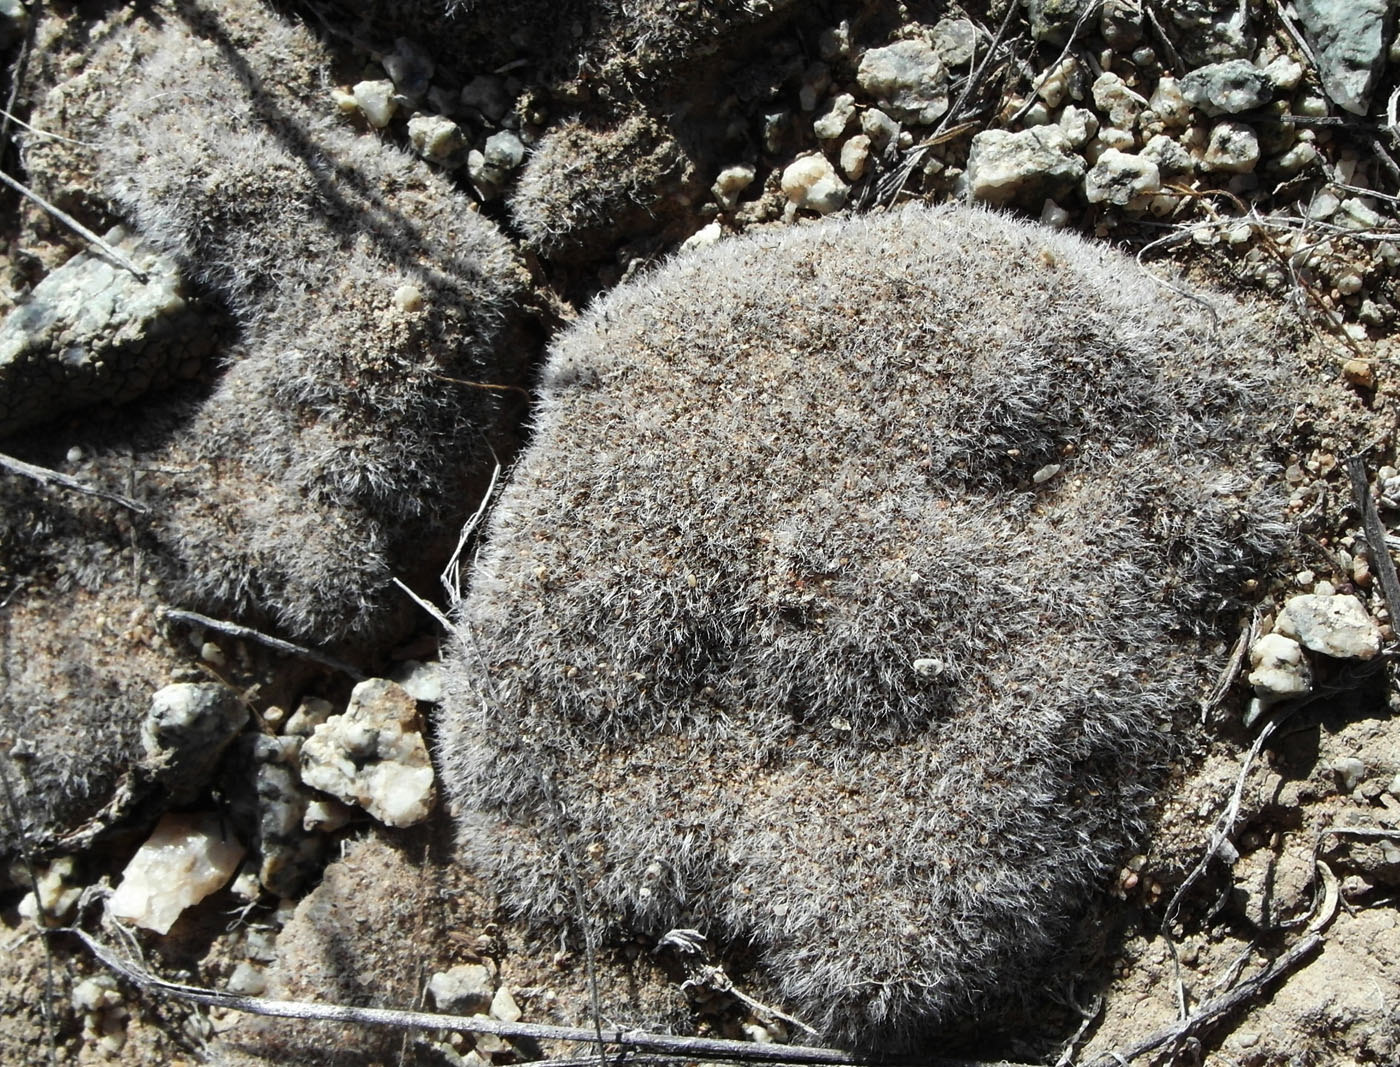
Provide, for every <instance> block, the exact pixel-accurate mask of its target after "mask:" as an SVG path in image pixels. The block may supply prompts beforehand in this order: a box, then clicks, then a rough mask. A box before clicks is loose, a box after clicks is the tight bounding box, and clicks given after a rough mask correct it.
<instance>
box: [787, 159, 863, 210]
mask: <svg viewBox="0 0 1400 1067" xmlns="http://www.w3.org/2000/svg"><path fill="white" fill-rule="evenodd" d="M782 187H783V195H784V196H785V197H787V198H788V200H789V201H791V202H792V204H793V206H794V207H796V208H798V209H799V210H803V211H815V212H817V213H819V214H822V215H828V214H830V213H831V212H833V211H836V210H839V209H840V208H842V207H844V206H845V203H846V196H847V194H848V193H849V192H850V187H849V186H847V185H846V183H845V182H843V181H842V180H841V178H840V176H839V175H838V174H837V173H836V170H835V168H834V167H832V165H831V163H830V162H829V161H828V160H827V158H826V157H825V156H821V155H813V156H803V157H802V158H801V159H798V160H796V161H795V162H793V163H790V164H789V165H788V167H787V169H786V170H784V171H783V178H782Z"/></svg>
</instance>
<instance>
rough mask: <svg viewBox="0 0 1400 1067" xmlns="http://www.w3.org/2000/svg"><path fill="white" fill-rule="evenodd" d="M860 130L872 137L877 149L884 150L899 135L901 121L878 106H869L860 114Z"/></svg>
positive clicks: (871, 139) (871, 140) (872, 142)
mask: <svg viewBox="0 0 1400 1067" xmlns="http://www.w3.org/2000/svg"><path fill="white" fill-rule="evenodd" d="M860 132H861V133H863V134H865V136H867V137H869V138H870V143H871V144H872V145H873V146H874V147H875V149H876V151H880V152H883V151H884V149H885V146H886V145H887V144H889V143H890V142H891V141H893V140H894V139H895V138H896V137H898V136H899V123H897V122H895V120H894V119H892V118H890V117H889V116H888V115H886V114H885V113H884V112H883V111H881V110H880V109H879V108H878V107H872V108H867V109H866V110H865V111H864V112H863V113H862V114H861V116H860Z"/></svg>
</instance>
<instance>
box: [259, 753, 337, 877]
mask: <svg viewBox="0 0 1400 1067" xmlns="http://www.w3.org/2000/svg"><path fill="white" fill-rule="evenodd" d="M251 742H252V743H251V746H250V747H251V762H252V764H253V766H254V768H256V769H255V772H254V774H255V782H256V788H255V791H254V795H255V797H256V803H257V831H256V838H255V840H254V847H255V849H256V851H257V854H258V856H259V865H258V881H259V882H260V883H261V884H262V887H263V888H264V889H266V890H267V891H268V892H269V893H272V894H273V895H275V896H278V897H282V898H283V899H292V898H295V897H298V896H300V895H301V893H302V892H303V891H304V890H305V889H306V887H307V885H308V883H309V882H310V881H311V880H312V879H313V878H314V877H315V876H316V875H317V874H318V873H319V872H320V870H321V868H322V867H323V866H324V860H325V839H324V838H322V837H320V836H319V835H308V834H307V833H306V832H305V822H306V810H307V808H308V806H309V805H310V803H311V799H312V798H311V794H310V793H309V792H308V791H307V789H306V788H305V787H304V786H303V785H302V783H301V780H300V778H299V777H298V775H297V772H296V765H297V757H298V756H299V755H300V753H301V747H302V738H300V737H294V736H292V737H267V736H265V735H261V734H259V735H256V736H255V737H253V738H251Z"/></svg>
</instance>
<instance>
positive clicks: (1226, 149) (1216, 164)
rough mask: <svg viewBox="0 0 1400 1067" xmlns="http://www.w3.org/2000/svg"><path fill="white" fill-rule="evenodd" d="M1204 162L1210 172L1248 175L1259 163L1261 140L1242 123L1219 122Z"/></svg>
mask: <svg viewBox="0 0 1400 1067" xmlns="http://www.w3.org/2000/svg"><path fill="white" fill-rule="evenodd" d="M1202 161H1203V162H1204V163H1205V166H1206V168H1207V169H1208V170H1217V171H1225V172H1226V173H1228V174H1247V173H1249V172H1250V171H1252V170H1253V169H1254V166H1255V164H1257V163H1258V162H1259V138H1258V137H1257V136H1256V135H1255V133H1254V131H1253V130H1252V129H1250V128H1249V127H1248V126H1246V125H1245V124H1244V123H1242V122H1234V121H1226V122H1218V123H1216V124H1215V126H1214V128H1213V129H1212V130H1211V131H1210V142H1209V143H1208V144H1207V145H1206V150H1205V155H1204V156H1203V157H1202Z"/></svg>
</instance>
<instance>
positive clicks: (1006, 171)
mask: <svg viewBox="0 0 1400 1067" xmlns="http://www.w3.org/2000/svg"><path fill="white" fill-rule="evenodd" d="M1086 170H1088V167H1087V165H1086V164H1085V162H1084V160H1082V159H1081V158H1079V156H1077V155H1075V154H1074V151H1073V149H1072V148H1071V146H1070V143H1069V141H1068V140H1067V139H1066V138H1065V135H1064V134H1063V133H1062V132H1061V131H1060V128H1059V127H1058V126H1036V127H1034V128H1033V129H1029V130H1022V131H1021V132H1019V133H1012V132H1010V131H1008V130H984V131H983V132H981V133H979V134H977V135H976V136H975V137H973V139H972V147H971V149H970V150H969V152H968V159H967V192H968V196H969V197H970V198H971V199H972V200H976V201H981V202H984V203H989V204H999V205H1000V204H1010V203H1013V202H1019V203H1023V204H1039V203H1041V202H1042V201H1044V200H1045V199H1046V198H1047V197H1051V198H1056V197H1060V196H1063V195H1064V194H1065V193H1067V192H1068V191H1069V190H1070V189H1071V188H1072V187H1074V186H1076V185H1078V184H1079V182H1080V181H1081V180H1082V179H1083V177H1084V173H1085V171H1086Z"/></svg>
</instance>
